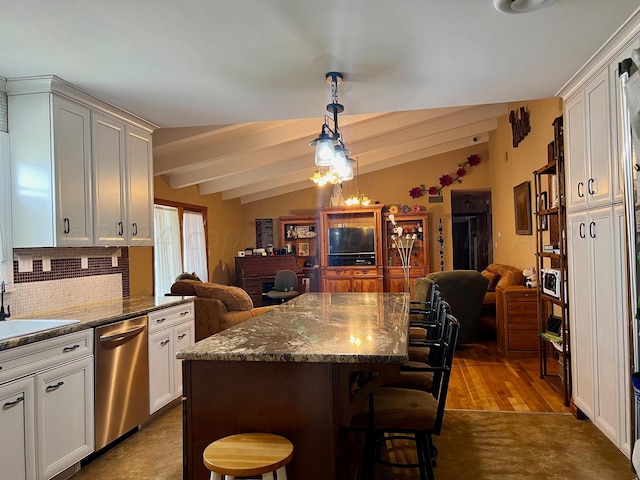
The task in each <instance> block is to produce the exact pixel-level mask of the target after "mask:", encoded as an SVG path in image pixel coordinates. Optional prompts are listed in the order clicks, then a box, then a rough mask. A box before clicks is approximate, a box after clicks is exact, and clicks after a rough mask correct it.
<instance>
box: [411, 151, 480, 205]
mask: <svg viewBox="0 0 640 480" xmlns="http://www.w3.org/2000/svg"><path fill="white" fill-rule="evenodd" d="M479 163H480V156H479V155H476V154H475V153H474V154H473V155H469V156H468V157H467V160H466V161H465V162H464V163H459V164H458V167H459V168H458V170H456V173H455V175H453V176H452V175H449V174H445V175H442V176H441V177H440V179H439V182H440V186H439V187H438V186H433V187H429V188H427V187H426V186H425V185H424V184H422V185H420V186H419V187H413V188H412V189H411V190H409V195H410V196H411V198H420V197H423V196H425V195H426V194H427V193H428V194H429V195H440V193H441V192H442V189H443V188H444V187H448V186H450V185H453V184H454V183H462V180H461V178H462V177H464V176H465V175H466V174H467V173H469V172H468V170H467V167H475V166H476V165H478V164H479Z"/></svg>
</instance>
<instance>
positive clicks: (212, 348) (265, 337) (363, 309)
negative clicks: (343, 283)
mask: <svg viewBox="0 0 640 480" xmlns="http://www.w3.org/2000/svg"><path fill="white" fill-rule="evenodd" d="M407 311H408V298H406V297H405V296H404V295H403V294H397V293H306V294H304V295H301V296H299V297H296V298H294V299H293V300H290V301H289V302H287V303H284V304H282V305H279V306H278V307H277V308H274V309H272V310H269V311H268V312H266V313H263V314H261V315H258V316H257V317H254V318H252V319H250V320H247V321H246V322H243V323H241V324H239V325H236V326H235V327H233V328H230V329H228V330H225V331H222V332H220V333H218V334H217V335H213V336H211V337H209V338H206V339H204V340H201V341H199V342H198V343H196V344H195V345H192V346H190V347H188V348H186V349H184V350H182V351H180V352H178V354H177V357H178V358H182V359H186V360H222V361H260V362H325V363H377V364H385V363H386V364H401V363H404V362H406V361H407V334H408V321H409V316H408V314H407Z"/></svg>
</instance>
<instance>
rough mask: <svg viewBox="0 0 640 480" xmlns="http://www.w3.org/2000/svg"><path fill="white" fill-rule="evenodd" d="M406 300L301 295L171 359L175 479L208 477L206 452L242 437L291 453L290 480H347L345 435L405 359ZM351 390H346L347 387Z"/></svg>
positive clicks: (349, 455)
mask: <svg viewBox="0 0 640 480" xmlns="http://www.w3.org/2000/svg"><path fill="white" fill-rule="evenodd" d="M408 304H409V297H408V296H405V295H404V294H393V293H375V292H373V293H307V294H304V295H301V296H300V297H297V298H295V299H294V300H291V301H289V302H287V303H285V304H283V305H279V306H278V307H276V308H274V309H272V310H270V311H268V312H266V313H263V314H261V315H259V316H257V317H254V318H252V319H250V320H247V321H246V322H243V323H241V324H239V325H237V326H235V327H233V328H230V329H228V330H224V331H223V332H220V333H218V334H216V335H213V336H211V337H209V338H206V339H204V340H201V341H199V342H198V343H196V344H195V345H193V346H191V347H188V348H186V349H184V350H182V351H180V352H178V358H182V359H183V363H182V366H183V377H182V378H183V407H184V422H183V448H184V462H183V463H184V473H183V478H185V479H188V480H200V479H203V478H208V472H207V470H206V468H205V467H204V465H203V463H202V452H203V451H204V449H205V448H206V446H207V445H208V444H209V443H210V442H212V441H214V440H216V439H218V438H221V437H224V436H226V435H231V434H234V433H242V432H265V433H276V434H280V435H283V436H285V437H287V438H288V439H289V440H290V441H291V442H292V443H293V445H294V455H293V459H292V461H291V463H290V464H289V465H287V477H288V478H289V479H290V480H336V479H337V480H342V479H347V478H353V476H352V475H351V473H352V469H353V465H352V462H353V461H354V459H355V458H357V456H358V451H359V444H358V445H357V446H354V444H353V437H352V435H351V434H350V433H349V432H348V429H344V428H342V427H344V426H347V425H348V424H349V421H350V418H351V415H352V414H353V413H354V412H355V411H358V410H359V409H360V408H361V406H362V405H364V404H365V402H366V398H367V397H366V395H367V392H368V391H371V389H372V388H375V387H376V386H378V385H382V384H385V383H388V382H394V381H397V379H398V378H399V372H400V365H401V364H402V363H404V362H405V361H406V360H407V349H408V347H407V336H408V329H409V325H408V322H409V305H408ZM356 378H358V379H363V378H367V379H369V380H368V381H367V382H366V383H365V382H359V384H360V385H361V386H360V388H359V389H357V390H356V391H354V389H353V388H352V387H353V385H354V380H355V379H356Z"/></svg>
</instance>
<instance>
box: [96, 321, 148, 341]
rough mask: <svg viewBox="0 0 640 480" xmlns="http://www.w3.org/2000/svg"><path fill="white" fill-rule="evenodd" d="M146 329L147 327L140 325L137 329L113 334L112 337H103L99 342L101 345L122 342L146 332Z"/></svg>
mask: <svg viewBox="0 0 640 480" xmlns="http://www.w3.org/2000/svg"><path fill="white" fill-rule="evenodd" d="M145 328H146V325H140V326H139V327H135V328H132V329H131V330H126V331H124V332H118V333H113V334H111V335H101V336H100V338H99V340H100V343H111V342H122V341H123V340H127V339H129V338H131V337H135V336H136V335H138V334H139V333H140V332H142V331H144V329H145Z"/></svg>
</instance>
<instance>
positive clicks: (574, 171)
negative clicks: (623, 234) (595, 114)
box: [564, 92, 587, 211]
mask: <svg viewBox="0 0 640 480" xmlns="http://www.w3.org/2000/svg"><path fill="white" fill-rule="evenodd" d="M564 115H565V120H566V125H565V127H564V144H565V157H566V159H567V162H566V167H567V169H566V182H565V188H566V196H567V209H568V210H569V211H572V210H576V209H581V208H585V207H586V202H587V199H586V196H585V191H586V190H585V189H586V185H585V182H586V178H587V167H586V165H587V159H586V151H585V111H584V95H583V93H582V92H579V93H577V94H576V95H575V96H573V97H571V98H569V99H567V101H566V103H565V111H564Z"/></svg>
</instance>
